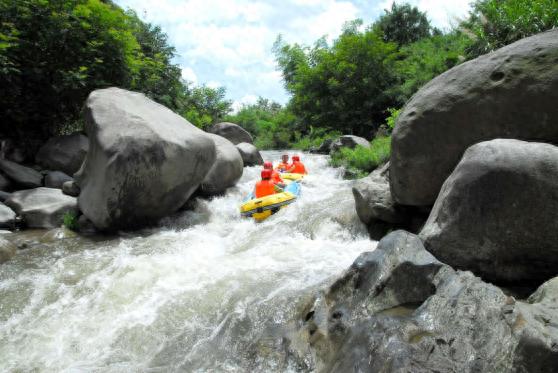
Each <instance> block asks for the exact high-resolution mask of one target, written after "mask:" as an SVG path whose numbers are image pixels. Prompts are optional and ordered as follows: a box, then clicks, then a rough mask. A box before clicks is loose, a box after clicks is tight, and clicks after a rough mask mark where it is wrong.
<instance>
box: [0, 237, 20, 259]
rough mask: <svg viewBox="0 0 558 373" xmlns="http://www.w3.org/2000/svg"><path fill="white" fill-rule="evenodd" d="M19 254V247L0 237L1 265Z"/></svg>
mask: <svg viewBox="0 0 558 373" xmlns="http://www.w3.org/2000/svg"><path fill="white" fill-rule="evenodd" d="M16 253H17V247H16V246H15V245H14V244H13V243H11V242H10V241H8V240H7V239H5V238H4V237H1V236H0V264H2V263H5V262H7V261H8V260H10V259H11V258H13V257H14V256H15V254H16Z"/></svg>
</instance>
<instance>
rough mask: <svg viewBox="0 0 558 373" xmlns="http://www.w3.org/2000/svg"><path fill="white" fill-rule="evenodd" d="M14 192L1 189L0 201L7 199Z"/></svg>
mask: <svg viewBox="0 0 558 373" xmlns="http://www.w3.org/2000/svg"><path fill="white" fill-rule="evenodd" d="M11 195H12V194H11V193H8V192H4V191H1V190H0V202H4V201H5V200H7V199H8V198H9V197H10V196H11Z"/></svg>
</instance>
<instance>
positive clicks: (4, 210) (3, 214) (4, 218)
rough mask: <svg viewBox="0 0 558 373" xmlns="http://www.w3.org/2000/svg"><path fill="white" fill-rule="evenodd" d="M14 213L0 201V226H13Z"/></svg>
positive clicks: (14, 220)
mask: <svg viewBox="0 0 558 373" xmlns="http://www.w3.org/2000/svg"><path fill="white" fill-rule="evenodd" d="M15 222H16V213H15V212H14V211H13V210H12V209H11V208H9V207H8V206H6V205H5V204H3V203H0V228H12V229H13V228H14V226H15Z"/></svg>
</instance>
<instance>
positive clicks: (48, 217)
mask: <svg viewBox="0 0 558 373" xmlns="http://www.w3.org/2000/svg"><path fill="white" fill-rule="evenodd" d="M5 203H6V205H7V206H9V207H11V208H12V209H13V210H14V211H15V212H16V213H17V214H18V215H20V216H21V217H22V218H23V221H24V223H25V225H27V226H28V227H29V228H57V227H60V225H62V222H63V220H64V219H63V217H64V215H65V214H66V213H73V214H75V215H77V213H78V208H77V200H76V198H74V197H70V196H67V195H65V194H63V193H62V191H61V190H60V189H54V188H44V187H41V188H36V189H28V190H20V191H17V192H15V193H12V195H11V196H10V198H8V199H7V200H6V202H5Z"/></svg>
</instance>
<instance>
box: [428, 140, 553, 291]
mask: <svg viewBox="0 0 558 373" xmlns="http://www.w3.org/2000/svg"><path fill="white" fill-rule="evenodd" d="M556 211H558V147H556V146H553V145H549V144H542V143H530V142H525V141H520V140H507V139H497V140H492V141H486V142H482V143H479V144H476V145H473V146H471V147H470V148H469V149H467V151H466V152H465V154H464V155H463V159H462V160H461V162H460V163H459V164H458V165H457V167H456V168H455V170H454V171H453V173H452V174H451V175H450V177H449V178H448V179H447V180H446V182H445V183H444V186H443V187H442V190H441V192H440V195H439V196H438V199H437V200H436V204H435V205H434V207H433V209H432V212H431V214H430V217H429V218H428V221H427V222H426V224H425V226H424V228H423V230H422V231H421V233H420V236H421V238H422V239H423V240H424V243H425V246H426V248H427V249H428V250H429V251H430V252H432V253H433V254H434V255H436V257H437V258H439V259H440V260H442V261H444V262H445V263H448V264H449V265H451V266H454V267H456V268H459V269H466V270H471V271H473V272H474V273H475V274H477V275H480V276H481V277H482V278H484V279H486V280H489V281H493V282H497V283H505V282H508V283H536V284H540V283H541V282H543V281H545V280H547V279H548V278H551V277H552V276H554V275H556V267H557V266H558V246H557V245H556V242H558V220H557V219H556Z"/></svg>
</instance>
